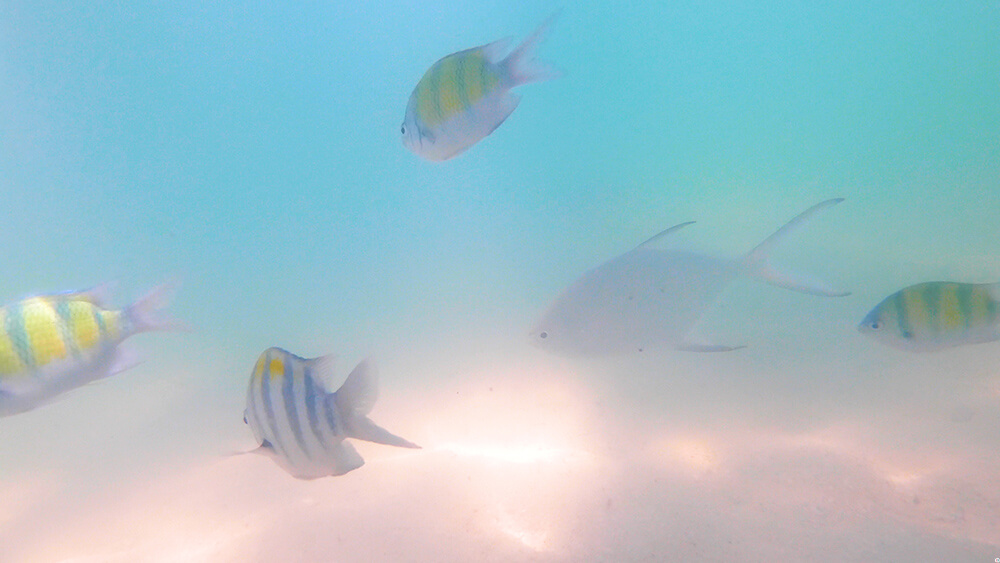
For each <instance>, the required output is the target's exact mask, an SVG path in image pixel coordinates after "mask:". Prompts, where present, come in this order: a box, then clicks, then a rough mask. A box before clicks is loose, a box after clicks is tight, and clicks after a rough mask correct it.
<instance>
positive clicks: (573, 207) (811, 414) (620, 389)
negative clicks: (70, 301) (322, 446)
mask: <svg viewBox="0 0 1000 563" xmlns="http://www.w3.org/2000/svg"><path fill="white" fill-rule="evenodd" d="M203 4H204V3H198V2H175V3H160V4H148V3H144V4H127V3H90V2H79V3H72V2H3V3H2V4H0V205H2V207H3V209H5V210H6V213H4V215H3V220H2V221H0V240H3V241H6V244H4V245H3V252H2V254H0V256H2V263H3V271H4V275H3V276H2V278H0V295H2V296H3V297H2V298H3V300H4V301H9V300H12V299H16V298H18V297H21V296H24V295H26V294H30V293H33V292H39V291H51V290H63V289H73V288H80V287H87V286H91V285H95V284H97V283H100V282H104V281H108V280H114V281H116V282H117V283H118V294H119V301H118V302H119V303H120V304H125V303H127V302H128V300H130V299H132V298H134V297H136V296H138V295H140V294H141V293H142V292H143V291H145V290H146V289H147V288H148V287H151V286H153V285H155V284H157V283H160V282H161V281H162V280H164V279H167V278H171V277H178V278H180V279H181V280H182V283H183V285H182V287H181V289H180V290H179V292H178V294H177V296H176V298H175V302H174V303H173V305H172V307H171V311H172V313H173V314H174V315H175V316H176V317H178V318H181V319H183V320H184V321H186V322H187V323H189V324H190V325H192V327H193V328H194V332H192V333H190V334H156V335H145V336H140V337H137V338H136V339H135V340H136V341H135V342H134V344H135V345H136V346H137V347H139V348H141V349H142V350H143V351H144V353H145V355H146V356H147V358H148V361H147V362H146V363H145V364H144V365H142V366H140V367H137V368H135V369H134V370H131V371H129V372H126V373H123V374H121V375H119V376H117V377H115V378H113V379H111V380H108V381H105V382H102V383H100V384H98V385H94V386H91V387H88V388H86V389H83V390H80V391H77V392H75V393H74V394H72V395H69V396H67V397H66V398H65V399H64V400H62V401H59V402H57V403H55V404H52V405H49V406H46V407H44V408H40V409H38V410H37V411H34V412H32V413H29V414H25V415H20V416H16V417H11V418H7V419H3V420H0V443H2V444H3V447H2V448H0V492H2V493H3V495H4V498H6V500H3V499H0V539H2V541H0V545H2V546H3V547H2V548H0V554H2V553H4V552H5V551H6V553H7V556H6V557H5V559H6V558H9V559H10V560H15V561H18V560H29V561H32V560H37V561H59V560H79V561H107V560H116V561H117V560H121V561H126V560H151V561H159V560H167V561H179V560H203V561H220V560H244V561H245V560H278V559H284V560H324V559H328V560H344V561H365V560H378V559H382V560H421V561H441V560H537V561H579V560H602V561H618V560H653V561H693V560H713V561H722V560H727V561H731V560H772V561H773V560H787V561H795V560H831V561H837V560H858V561H870V560H904V558H906V560H945V559H951V560H956V561H957V560H969V561H990V560H992V559H991V558H995V557H1000V479H998V478H997V475H1000V456H998V453H997V452H998V451H1000V448H998V447H1000V414H998V412H1000V379H998V377H1000V376H998V374H997V366H998V361H1000V345H996V344H991V345H984V346H979V347H975V348H964V349H956V350H952V351H948V352H945V353H942V354H937V355H933V356H910V355H905V354H902V353H898V352H896V351H893V350H888V349H885V348H881V347H879V346H878V345H877V344H876V343H873V342H869V341H866V340H864V339H863V338H862V337H861V336H860V335H858V334H857V333H856V332H855V331H854V325H855V324H856V323H857V322H858V321H859V320H860V318H861V317H862V316H863V315H864V313H865V312H867V310H868V309H869V308H870V307H871V306H873V305H874V304H875V303H877V302H878V301H879V300H880V299H881V298H882V297H884V296H885V295H887V294H888V293H891V292H893V291H895V290H897V289H899V288H901V287H903V286H905V285H909V284H912V283H916V282H920V281H929V280H933V279H953V280H956V281H968V282H987V281H997V280H1000V258H998V256H1000V222H998V221H997V217H998V216H1000V195H998V193H1000V135H998V131H1000V4H998V3H997V2H964V3H931V2H921V3H902V2H879V3H874V4H871V5H866V4H862V3H836V2H825V3H809V5H805V3H798V2H784V3H768V4H749V3H733V4H722V3H703V2H671V3H666V4H664V3H660V2H646V3H640V2H635V3H613V2H580V3H572V4H566V5H561V6H560V5H558V4H555V3H546V2H543V3H528V2H525V3H513V4H512V3H509V2H480V3H477V4H476V5H475V6H470V5H468V4H466V3H449V2H439V3H427V2H407V3H396V2H377V3H366V4H359V5H356V6H355V5H347V4H344V3H337V2H320V3H303V4H299V5H285V4H280V5H271V4H267V3H239V4H225V5H218V6H216V5H203ZM560 7H561V8H562V13H561V15H560V16H559V19H558V20H557V22H556V23H555V25H554V26H553V28H552V30H551V33H550V35H549V37H548V39H547V40H546V41H545V42H544V43H543V44H542V45H541V47H540V48H539V52H538V57H539V58H540V59H542V60H544V61H547V62H549V63H551V64H552V65H553V66H555V67H556V68H558V69H559V70H560V71H562V72H563V73H564V75H563V76H562V77H561V78H560V79H558V80H554V81H551V82H545V83H539V84H531V85H527V86H524V87H522V88H520V89H519V93H520V94H521V95H523V100H522V103H521V105H520V107H519V108H518V109H517V110H516V111H515V113H514V114H513V116H512V117H511V118H510V119H509V120H508V122H506V123H505V124H503V125H502V126H501V127H500V128H499V129H498V130H497V131H496V132H495V133H494V134H493V135H491V136H490V137H488V138H487V139H486V140H484V141H483V142H481V143H479V144H478V145H476V146H475V147H473V148H472V149H470V150H469V151H468V152H467V153H466V154H464V155H462V156H460V157H458V158H456V159H454V160H452V161H448V162H445V163H442V164H434V163H429V162H425V161H422V160H420V159H419V158H418V157H416V156H414V155H412V154H410V153H409V152H408V151H406V150H405V149H404V148H403V147H402V145H401V143H400V142H399V133H398V132H399V124H400V123H401V122H402V119H403V111H404V109H405V105H406V100H407V98H408V96H409V94H410V91H411V90H412V88H413V87H414V85H415V84H416V82H417V81H418V80H419V79H420V77H421V75H422V74H423V72H424V71H425V70H426V69H427V68H428V67H429V66H430V65H431V64H432V63H433V62H434V61H435V60H437V59H438V58H440V57H441V56H444V55H446V54H448V53H451V52H453V51H457V50H460V49H464V48H468V47H472V46H475V45H479V44H483V43H487V42H490V41H493V40H495V39H498V38H500V37H503V36H507V35H511V36H514V38H515V41H519V40H520V39H522V38H524V37H525V36H526V35H528V34H529V33H530V32H531V31H532V30H533V29H534V28H535V26H536V25H537V24H538V23H539V22H541V21H542V20H544V19H545V17H547V16H548V15H549V14H550V13H551V12H552V11H554V10H555V9H557V8H560ZM837 196H840V197H845V198H846V201H845V202H844V203H842V204H841V205H839V206H837V207H835V208H833V209H831V210H829V211H827V212H824V214H823V215H821V216H819V217H817V219H816V220H815V221H814V222H812V224H810V226H809V228H808V229H805V230H803V232H801V233H797V234H796V236H795V237H793V238H792V239H791V240H789V241H788V242H787V243H786V244H784V245H783V246H782V247H781V249H780V252H779V255H778V256H777V257H776V258H777V259H779V260H780V261H781V263H782V264H788V265H791V266H794V268H796V269H802V270H805V271H810V272H817V273H819V274H821V275H822V276H823V277H825V278H827V279H829V280H831V281H833V282H834V283H836V284H838V285H840V286H843V287H846V288H848V289H850V290H852V291H853V292H854V293H853V295H852V296H850V297H847V298H843V299H821V298H816V297H810V296H804V295H799V294H794V293H790V292H787V291H784V290H780V289H776V288H773V287H769V286H766V285H763V284H760V283H757V282H753V281H748V280H741V281H739V282H737V283H736V284H734V286H733V287H732V288H731V290H730V291H729V292H727V294H726V295H725V296H724V297H723V299H722V300H721V301H720V302H719V304H718V306H717V307H716V308H715V309H714V310H713V311H712V313H711V314H710V316H709V318H706V327H705V328H704V332H706V333H708V334H709V335H710V336H711V337H712V338H713V339H716V340H719V341H721V342H724V343H733V344H739V343H746V344H748V345H749V347H748V348H747V349H745V350H741V351H739V352H734V353H732V354H725V355H711V356H706V355H693V354H680V353H663V354H653V355H647V356H644V357H641V358H618V359H608V360H601V361H590V362H588V361H572V360H564V359H560V358H554V357H551V356H548V355H546V354H544V353H542V352H540V351H537V350H534V349H533V348H531V347H529V346H528V344H527V332H528V331H529V330H530V328H531V325H532V323H533V322H534V320H535V319H536V318H537V316H538V315H539V313H540V312H541V311H542V310H543V309H544V307H545V305H546V304H547V303H548V302H549V301H550V300H551V299H553V298H554V297H555V296H556V295H557V294H558V293H559V291H560V290H561V289H562V288H563V287H564V286H565V285H566V284H568V283H569V282H571V281H572V280H573V279H575V278H576V277H577V276H578V275H579V274H580V273H582V272H583V271H585V270H586V269H588V268H590V267H593V266H594V265H596V264H598V263H600V262H601V261H603V260H606V259H608V258H610V257H612V256H614V255H616V254H618V253H620V252H622V251H624V250H626V249H628V248H631V247H632V246H633V245H634V244H636V243H638V242H640V241H642V240H644V239H646V238H647V237H649V236H650V235H652V234H654V233H656V232H658V231H660V230H661V229H663V228H665V227H667V226H670V225H672V224H675V223H679V222H682V221H686V220H697V221H698V223H697V225H696V226H694V227H691V228H690V229H689V232H688V233H686V235H687V236H688V237H690V239H691V244H692V245H695V246H697V247H699V248H704V249H706V250H711V251H713V252H718V253H723V254H728V255H732V256H738V255H739V254H741V253H743V252H746V251H747V250H749V249H750V248H752V247H753V246H754V245H756V244H757V243H758V242H759V241H760V240H762V239H763V238H764V237H766V236H767V235H768V234H770V233H771V232H772V231H773V230H774V229H776V228H777V227H779V226H780V225H781V224H783V223H784V222H785V221H787V220H788V219H789V218H791V217H792V216H794V215H795V214H796V213H798V212H799V211H801V210H803V209H805V208H807V207H808V206H810V205H812V204H814V203H816V202H819V201H821V200H824V199H827V198H830V197H837ZM272 345H278V346H283V347H286V348H288V349H290V350H292V351H294V352H296V353H299V354H302V355H306V356H315V355H319V354H322V353H326V352H335V353H338V354H341V355H342V357H343V368H344V369H345V374H346V370H347V369H349V368H350V367H351V366H352V365H353V363H354V362H355V361H357V360H358V359H360V358H361V357H363V356H365V355H368V354H371V355H372V356H373V357H375V358H376V359H377V361H378V362H379V364H380V366H381V372H382V399H381V401H380V403H379V405H378V406H377V407H376V410H375V412H374V413H373V415H372V416H373V418H374V419H375V420H376V421H378V422H379V423H381V424H384V425H385V426H386V427H387V428H389V429H390V430H392V431H394V432H397V433H398V434H400V435H402V436H405V437H407V438H409V439H412V440H414V441H416V442H418V443H420V444H421V445H423V446H424V447H425V451H424V452H423V453H421V454H415V455H411V454H409V453H407V454H406V455H407V456H409V457H393V456H399V455H400V454H399V452H398V451H395V450H391V449H390V448H385V447H381V446H373V447H370V448H368V447H366V446H364V445H362V446H359V449H360V450H361V452H362V455H364V456H365V458H366V459H367V460H368V462H369V463H368V465H366V466H365V467H363V468H361V469H359V470H357V471H355V472H353V473H351V474H349V475H347V476H345V477H341V478H331V479H328V480H324V481H322V482H311V483H304V482H295V481H293V480H292V479H291V478H290V477H288V476H287V475H285V474H283V473H282V472H281V471H280V470H279V469H278V468H277V467H275V466H273V464H271V463H270V462H269V461H268V460H264V459H261V458H255V457H248V456H243V457H235V458H226V457H222V456H224V455H225V454H227V453H229V452H232V451H235V450H242V449H248V448H249V447H251V446H252V445H253V444H252V437H251V436H250V435H249V430H248V429H246V428H245V427H244V426H243V424H242V420H241V415H242V409H243V401H244V393H245V385H246V380H247V378H248V376H249V371H250V368H251V367H252V365H253V362H254V361H255V359H256V357H257V354H259V353H260V352H261V351H262V350H264V349H265V348H267V347H268V346H272ZM487 389H489V391H487ZM494 389H495V390H496V393H497V394H499V393H500V392H503V393H505V394H504V395H503V396H501V397H499V398H495V399H489V397H492V395H491V394H490V393H494V391H493V390H494ZM566 421H570V422H566ZM456 427H457V428H456ZM553 429H555V430H553ZM449 431H452V432H459V433H461V432H463V431H467V434H466V435H462V436H460V438H461V439H462V440H465V441H464V442H462V443H463V444H466V446H469V445H470V444H472V446H469V447H473V446H475V445H476V444H479V445H481V446H482V447H483V448H487V449H488V448H491V447H494V446H495V444H496V443H502V444H503V445H504V447H506V448H514V449H516V448H517V446H518V444H522V443H530V444H532V447H534V446H535V445H537V446H538V447H539V448H543V449H544V448H555V450H558V449H559V448H561V447H564V446H565V447H566V448H568V450H572V451H573V452H576V453H575V454H573V455H567V456H563V457H560V456H559V455H555V457H551V456H549V457H546V456H540V457H538V456H536V458H532V459H531V460H529V461H527V462H525V461H523V460H521V461H516V462H515V461H511V459H512V458H510V456H508V457H507V458H504V456H502V455H499V456H494V457H492V458H491V457H490V456H489V455H486V454H482V452H480V454H477V455H478V457H477V456H475V455H474V456H471V457H469V456H465V457H463V455H462V454H461V452H460V451H459V450H460V448H458V447H457V446H454V444H455V443H457V442H458V441H460V440H459V438H457V437H455V436H454V435H451V434H449ZM549 431H551V436H549ZM539 436H549V438H551V440H550V441H549V442H546V443H544V444H541V443H538V444H536V442H537V439H539V438H538V437H539ZM677 436H681V438H676V437H677ZM789 437H791V438H789ZM675 438H676V439H675ZM477 440H478V441H477ZM561 440H562V441H561ZM677 440H680V442H681V443H684V444H691V443H696V444H697V446H692V447H693V448H694V450H691V449H690V448H688V449H684V448H680V449H679V450H678V449H677V448H678V446H677V445H676V444H677V443H678V442H677ZM796 440H798V441H796ZM800 442H801V443H800ZM787 443H793V444H795V445H791V446H788V445H787ZM448 444H451V445H448ZM539 444H540V445H539ZM671 444H673V445H671ZM758 444H759V447H758ZM775 444H778V445H775ZM782 444H785V445H782ZM803 444H804V445H803ZM672 448H673V449H672ZM387 450H388V451H387ZM555 450H554V451H555ZM483 451H486V450H483ZM490 451H492V450H490ZM545 451H548V450H545ZM560 451H561V450H560ZM692 451H694V453H691V452H692ZM581 452H582V453H581ZM663 452H667V453H663ZM670 452H673V453H670ZM677 452H680V453H677ZM661 454H662V455H661ZM574 456H577V457H574ZM505 459H506V461H505ZM578 459H584V460H585V461H582V462H579V463H581V464H583V466H584V467H585V468H586V469H581V468H580V467H578V466H576V465H573V464H574V463H577V461H574V460H578ZM664 460H666V461H664ZM692 460H693V461H692ZM505 463H513V464H514V465H513V468H508V467H506V466H504V465H503V464H505ZM526 464H527V465H526ZM525 467H527V468H528V469H525ZM206 468H207V469H206ZM678 468H679V469H678ZM692 472H693V473H692ZM581 475H582V476H581ZM546 479H548V480H546ZM232 483H239V484H240V485H239V486H234V485H230V488H228V489H227V488H226V485H227V484H232ZM386 483H390V484H392V483H395V484H396V485H397V487H398V489H394V488H392V487H391V486H390V487H388V488H387V486H386ZM205 490H210V491H220V490H221V491H222V492H218V493H216V494H215V495H214V496H212V495H205V494H203V492H202V491H205ZM150 491H152V492H150ZM157 491H159V492H157ZM484 491H485V492H484ZM207 497H210V498H207ZM539 499H541V500H539ZM95 513H96V514H97V516H94V514H95ZM275 514H277V515H279V516H281V517H280V518H278V517H276V516H274V515H275ZM196 517H198V518H203V519H204V521H197V522H194V519H196ZM144 518H146V519H148V520H149V521H150V525H149V526H148V527H143V526H142V525H141V524H139V523H137V522H142V521H143V519H144ZM511 522H513V523H511ZM345 529H347V530H351V532H350V533H349V534H345V535H344V536H343V537H340V536H336V534H335V532H334V530H345ZM511 529H516V530H527V531H524V532H523V533H520V532H511V531H510V530H511ZM206 530H212V532H211V533H209V532H206ZM519 534H520V535H519ZM334 537H338V538H339V539H333V538H334ZM921 557H924V559H921Z"/></svg>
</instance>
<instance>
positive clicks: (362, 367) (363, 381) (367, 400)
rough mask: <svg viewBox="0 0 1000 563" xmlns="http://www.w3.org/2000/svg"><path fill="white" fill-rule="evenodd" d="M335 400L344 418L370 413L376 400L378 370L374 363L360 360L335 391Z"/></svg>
mask: <svg viewBox="0 0 1000 563" xmlns="http://www.w3.org/2000/svg"><path fill="white" fill-rule="evenodd" d="M335 400H336V403H337V408H338V409H339V410H340V412H341V413H342V414H343V415H344V416H345V418H353V417H355V416H365V415H367V414H368V413H370V412H371V411H372V409H373V408H375V401H377V400H378V370H377V369H376V368H375V363H374V362H372V361H371V360H369V359H367V358H366V359H364V360H362V361H361V363H359V364H358V365H357V366H356V367H355V368H354V370H352V371H351V375H348V376H347V380H346V381H344V384H343V385H341V386H340V389H337V393H336V396H335Z"/></svg>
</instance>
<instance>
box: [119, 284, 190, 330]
mask: <svg viewBox="0 0 1000 563" xmlns="http://www.w3.org/2000/svg"><path fill="white" fill-rule="evenodd" d="M178 286H180V282H178V281H177V280H171V281H168V282H166V283H164V284H161V285H158V286H156V287H154V288H153V289H151V290H150V291H149V293H147V294H145V295H143V296H142V297H140V298H139V299H136V301H135V303H132V304H131V305H129V306H128V308H126V310H125V311H126V314H127V315H128V318H129V320H131V322H132V330H133V332H148V331H153V330H177V331H185V332H186V331H190V330H191V329H190V328H189V327H188V326H187V325H186V324H184V323H182V322H180V321H178V320H176V319H174V318H172V317H170V316H169V315H167V314H166V312H165V309H166V308H167V306H168V305H169V304H170V299H171V298H172V297H173V296H174V293H176V291H177V288H178Z"/></svg>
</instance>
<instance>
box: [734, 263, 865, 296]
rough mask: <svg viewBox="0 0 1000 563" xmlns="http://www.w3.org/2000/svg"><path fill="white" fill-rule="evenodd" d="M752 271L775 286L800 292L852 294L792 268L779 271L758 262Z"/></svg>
mask: <svg viewBox="0 0 1000 563" xmlns="http://www.w3.org/2000/svg"><path fill="white" fill-rule="evenodd" d="M751 273H752V274H753V275H754V276H755V277H758V278H760V279H762V280H764V281H766V282H767V283H769V284H771V285H773V286H776V287H781V288H784V289H789V290H792V291H797V292H799V293H807V294H809V295H819V296H821V297H847V296H848V295H850V294H851V292H850V291H844V290H842V289H837V288H835V287H833V286H832V285H830V284H829V283H827V282H825V281H823V280H821V279H819V278H816V277H814V276H810V275H807V274H803V273H801V272H793V271H790V270H782V271H779V270H777V269H775V268H774V267H773V266H772V265H771V264H768V263H764V264H757V267H756V268H754V269H753V270H752V271H751Z"/></svg>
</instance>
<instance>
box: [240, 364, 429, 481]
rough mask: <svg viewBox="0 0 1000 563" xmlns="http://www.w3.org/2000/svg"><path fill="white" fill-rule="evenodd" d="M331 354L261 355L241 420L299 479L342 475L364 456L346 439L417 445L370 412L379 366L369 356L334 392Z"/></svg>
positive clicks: (358, 464)
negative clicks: (378, 422) (328, 384)
mask: <svg viewBox="0 0 1000 563" xmlns="http://www.w3.org/2000/svg"><path fill="white" fill-rule="evenodd" d="M333 364H334V362H333V356H321V357H319V358H313V359H306V358H300V357H299V356H296V355H295V354H292V353H291V352H288V351H287V350H282V349H281V348H269V349H267V350H265V351H264V353H263V354H261V355H260V358H258V359H257V364H256V366H254V369H253V374H252V375H251V376H250V387H249V389H247V407H246V410H245V411H244V412H243V421H244V422H246V423H247V424H249V425H250V428H251V430H253V433H254V437H255V438H256V439H257V442H258V443H260V447H259V448H257V449H256V450H253V451H254V452H256V453H261V454H265V455H268V456H270V457H272V458H273V459H274V460H275V461H276V462H277V463H278V465H280V466H281V467H283V468H284V469H285V470H286V471H288V472H289V473H291V474H292V476H294V477H296V478H298V479H317V478H319V477H325V476H327V475H343V474H344V473H347V472H348V471H351V470H353V469H357V468H359V467H361V466H362V465H364V463H365V461H364V460H363V459H361V456H360V455H358V452H357V450H355V449H354V447H353V446H351V444H350V443H349V442H346V441H344V439H345V438H357V439H359V440H367V441H369V442H375V443H378V444H386V445H389V446H399V447H401V448H419V447H420V446H418V445H416V444H413V443H411V442H409V441H407V440H404V439H403V438H400V437H399V436H396V435H394V434H390V433H389V432H388V431H387V430H385V429H384V428H382V427H380V426H378V425H376V424H375V423H374V422H372V421H371V419H369V418H368V416H367V414H368V413H369V412H371V410H372V407H374V406H375V401H376V400H377V399H378V382H377V378H376V374H375V368H374V366H373V365H372V364H371V362H369V361H367V360H365V361H363V362H361V363H360V364H358V365H357V367H355V368H354V371H352V372H351V374H350V375H349V376H348V377H347V380H346V381H344V384H343V385H341V386H340V388H339V389H337V390H336V391H335V392H330V391H328V390H327V389H326V387H325V385H326V382H328V381H330V379H331V378H332V376H333Z"/></svg>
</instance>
